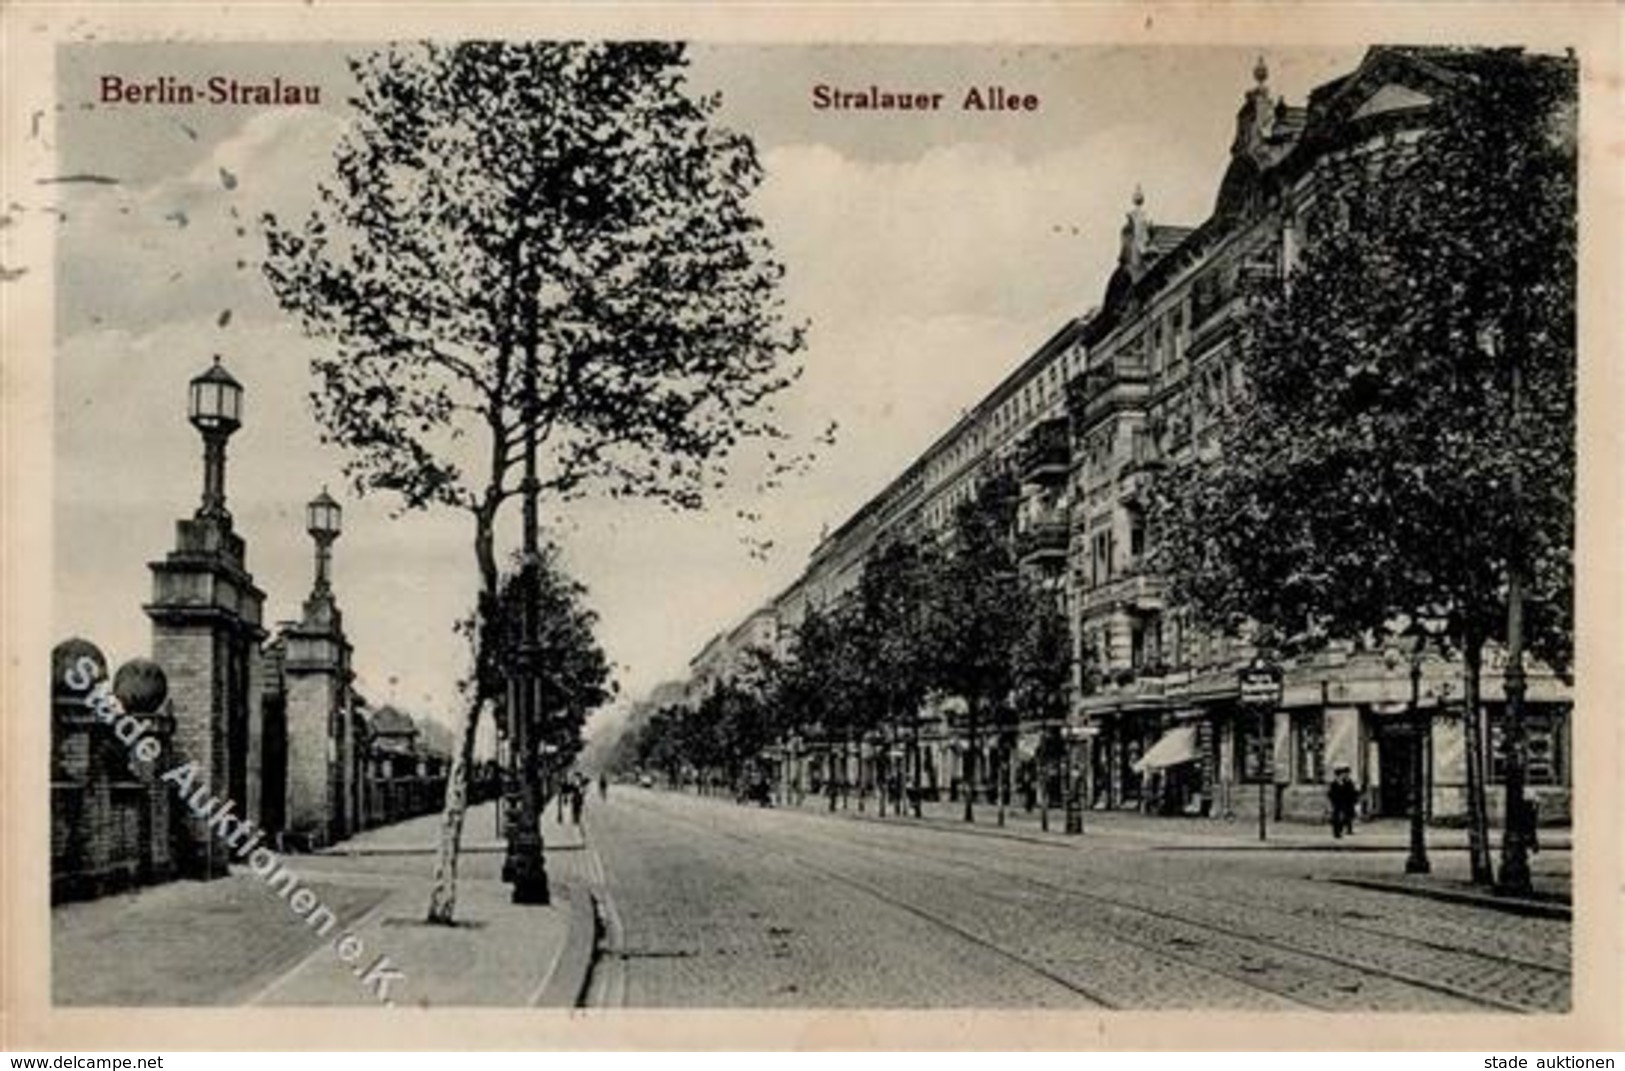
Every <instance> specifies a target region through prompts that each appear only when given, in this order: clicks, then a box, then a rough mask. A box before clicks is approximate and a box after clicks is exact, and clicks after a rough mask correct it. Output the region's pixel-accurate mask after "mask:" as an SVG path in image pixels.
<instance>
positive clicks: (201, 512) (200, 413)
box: [186, 354, 243, 517]
mask: <svg viewBox="0 0 1625 1071" xmlns="http://www.w3.org/2000/svg"><path fill="white" fill-rule="evenodd" d="M186 416H187V419H188V420H189V421H190V422H191V424H192V426H193V427H194V428H196V429H197V430H198V432H199V434H201V435H202V436H203V505H202V506H201V507H199V509H198V516H199V517H229V516H230V514H229V513H228V512H226V440H227V439H229V438H231V436H232V433H233V432H235V431H236V430H237V429H238V428H239V427H241V426H242V416H243V385H242V384H241V383H238V382H237V380H235V379H233V378H232V375H231V373H230V372H227V371H226V370H225V369H224V368H222V367H221V366H220V355H219V354H215V357H214V364H212V365H210V366H209V368H207V369H206V370H205V371H204V372H202V373H201V374H200V375H197V376H194V377H193V378H192V382H191V387H190V389H189V390H188V392H187V403H186Z"/></svg>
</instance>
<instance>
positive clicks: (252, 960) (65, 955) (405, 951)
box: [51, 804, 595, 1007]
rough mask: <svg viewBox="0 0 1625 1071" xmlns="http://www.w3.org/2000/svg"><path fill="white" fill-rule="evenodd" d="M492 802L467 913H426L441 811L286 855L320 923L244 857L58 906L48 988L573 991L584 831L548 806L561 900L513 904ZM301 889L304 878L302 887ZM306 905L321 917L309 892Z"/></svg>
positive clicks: (467, 848)
mask: <svg viewBox="0 0 1625 1071" xmlns="http://www.w3.org/2000/svg"><path fill="white" fill-rule="evenodd" d="M495 822H496V809H495V804H485V805H482V806H480V807H476V808H473V809H471V810H470V812H469V814H468V818H467V822H466V824H465V826H464V841H463V851H462V853H461V855H460V857H459V866H458V881H457V908H456V919H457V921H456V924H455V925H454V926H431V925H429V924H427V923H425V922H424V921H423V919H424V914H425V912H426V910H427V907H428V901H429V894H430V890H431V888H432V885H433V875H434V866H435V862H436V857H437V853H438V847H439V827H440V816H439V815H438V814H435V815H426V816H424V817H421V818H417V819H413V820H410V821H407V822H402V823H399V824H396V825H393V826H387V827H384V828H380V829H374V830H368V831H367V832H365V833H363V834H360V835H358V836H356V837H354V838H351V839H350V840H348V841H345V842H343V843H341V844H338V845H335V846H334V847H332V848H330V849H328V850H326V851H324V852H321V853H316V854H310V855H291V854H290V855H287V856H284V857H283V860H282V862H283V865H284V866H285V867H286V868H287V870H288V871H290V872H291V873H293V874H296V875H297V876H298V879H299V880H298V887H299V888H303V889H308V890H310V892H311V894H313V895H314V897H315V899H316V901H317V902H319V904H320V905H322V906H323V907H325V908H327V909H329V910H330V911H331V913H332V915H333V916H334V917H335V918H336V920H337V921H336V923H334V924H333V925H331V926H330V927H329V928H328V932H327V933H326V934H325V935H324V934H321V933H319V932H317V927H313V926H312V925H310V924H308V923H307V920H306V918H303V917H301V914H300V913H296V912H295V910H293V906H294V904H293V901H292V900H291V899H290V898H289V897H290V893H291V890H289V889H279V888H278V887H275V886H273V885H270V884H267V882H266V881H264V880H262V879H261V878H259V877H257V876H255V875H254V874H253V873H252V872H250V870H249V869H248V868H247V867H246V866H243V865H238V866H235V867H233V869H232V873H231V875H230V876H229V877H226V878H223V879H221V880H218V881H212V882H192V881H177V882H169V883H166V884H164V885H158V886H152V887H149V888H145V889H141V890H138V891H136V892H134V893H130V894H124V895H120V896H112V897H105V898H103V899H101V900H96V901H90V902H87V903H76V904H66V905H62V906H60V907H58V908H56V909H54V910H53V912H52V935H51V936H52V957H53V971H52V974H53V977H52V983H53V999H54V1000H55V1002H57V1003H59V1004H74V1005H101V1006H195V1005H217V1006H218V1005H255V1004H259V1005H279V1006H286V1005H327V1006H333V1005H363V1006H365V1005H374V1004H377V1003H383V1002H388V1003H392V1004H395V1005H414V1006H422V1007H431V1006H447V1005H455V1006H476V1005H485V1006H490V1005H500V1006H534V1005H543V1006H565V1007H568V1006H571V1005H573V1004H575V1003H576V1001H577V999H578V998H579V996H580V993H581V990H582V987H583V986H584V985H585V982H586V977H587V971H588V968H589V966H590V962H591V955H592V948H593V940H594V937H595V929H594V927H595V919H594V914H593V905H592V900H591V896H590V894H589V892H588V890H587V887H586V884H585V883H584V882H583V881H582V880H580V875H581V874H582V873H583V871H584V870H585V858H584V857H585V856H586V855H587V854H588V853H587V852H586V851H585V850H584V848H585V843H584V838H583V836H582V831H581V830H580V829H578V828H576V827H565V826H560V825H559V824H558V823H557V821H556V819H555V816H554V815H553V814H549V815H548V816H547V818H546V820H544V824H543V837H544V843H545V845H546V859H547V867H548V874H549V877H550V879H551V885H552V893H553V902H552V904H550V905H547V906H531V905H516V904H513V903H511V902H510V890H509V888H508V886H507V885H506V884H504V883H503V882H502V881H501V866H502V858H503V846H502V844H501V843H500V841H498V840H497V838H496V836H495V832H496V830H495ZM293 895H297V894H293ZM304 910H305V913H307V914H308V915H309V916H310V917H315V913H314V912H313V911H311V909H310V908H308V907H306V908H305V909H304Z"/></svg>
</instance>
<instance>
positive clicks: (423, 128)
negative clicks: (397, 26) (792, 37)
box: [264, 42, 801, 921]
mask: <svg viewBox="0 0 1625 1071" xmlns="http://www.w3.org/2000/svg"><path fill="white" fill-rule="evenodd" d="M685 63H686V59H685V56H684V50H683V47H682V46H681V45H677V44H661V43H567V42H524V43H513V42H470V43H463V44H455V45H443V44H435V43H426V44H421V45H416V46H389V47H386V48H383V49H380V50H378V51H375V52H371V53H367V54H365V55H362V56H359V57H357V58H355V59H353V60H352V61H351V64H350V66H351V70H352V72H353V73H354V76H355V79H356V82H357V92H356V95H355V97H354V101H353V117H352V119H351V125H350V129H349V131H348V133H347V134H346V135H345V136H344V138H343V139H342V140H341V142H340V143H339V145H338V147H337V149H336V152H335V171H334V176H333V178H332V180H331V181H330V182H329V183H325V184H323V185H322V186H321V187H320V197H321V200H320V206H319V207H318V208H317V209H316V210H315V211H314V212H313V213H312V214H311V216H310V217H309V218H308V219H307V220H305V221H303V223H284V222H283V221H280V220H278V219H276V218H274V217H270V216H268V217H266V219H265V221H264V229H265V235H266V240H267V246H268V251H267V256H266V258H265V273H266V276H267V278H268V279H269V281H270V283H271V286H272V288H273V290H274V291H275V293H276V296H277V298H278V299H279V301H280V302H281V304H282V305H283V306H284V307H285V308H286V309H287V310H288V311H289V312H291V313H293V314H294V315H295V316H297V317H298V318H299V319H300V320H301V321H302V323H303V325H304V327H305V329H306V330H307V332H309V333H310V334H312V335H314V336H316V337H318V338H321V339H323V340H324V341H325V342H327V344H328V349H327V351H326V352H325V353H324V355H323V356H321V357H318V358H317V359H316V360H315V361H314V371H315V373H316V375H317V377H318V379H319V381H320V386H319V389H318V390H316V391H315V392H313V395H312V397H313V400H314V402H315V407H316V412H317V416H318V418H319V420H320V422H321V424H322V426H323V428H324V432H325V435H326V437H327V438H328V439H329V440H330V441H333V442H335V443H338V444H339V445H341V446H343V447H345V448H346V449H347V451H348V460H347V463H346V465H347V472H348V475H349V476H350V477H351V479H352V481H353V483H354V485H355V487H356V489H357V490H358V492H360V493H362V494H367V493H371V492H388V493H392V494H394V495H397V496H399V498H400V500H401V502H402V503H403V505H404V506H405V507H407V508H414V509H415V508H422V507H427V506H449V507H452V508H456V509H460V510H463V511H466V512H467V513H468V514H469V515H470V518H471V520H472V522H473V556H474V561H475V564H476V566H477V568H478V572H479V578H480V591H481V597H482V598H485V599H494V598H495V597H496V594H497V585H498V567H497V562H498V558H497V550H496V532H497V520H498V515H499V513H500V511H501V508H502V506H503V504H504V503H505V502H507V501H508V500H509V499H511V498H513V497H514V496H516V495H517V494H519V493H520V490H521V488H520V481H519V478H518V475H519V468H520V462H521V458H522V456H523V448H524V445H525V442H526V440H527V425H529V424H532V423H533V424H534V426H535V429H536V433H537V437H538V439H539V440H540V443H541V447H542V450H543V452H544V454H543V456H544V457H545V459H546V462H547V464H546V468H545V475H544V478H543V481H542V490H543V491H544V492H546V493H551V494H553V495H572V494H579V493H582V492H583V491H585V490H586V489H588V488H592V487H596V488H598V489H600V490H603V491H605V492H607V493H608V494H611V495H647V496H654V497H656V498H659V499H662V500H665V501H667V502H670V503H672V504H674V505H677V506H681V507H692V506H695V505H697V504H698V503H699V502H700V501H701V499H702V496H703V493H704V492H705V490H706V489H707V488H708V487H709V486H712V485H714V484H715V483H716V482H717V481H719V480H720V479H721V477H722V475H723V471H724V470H723V467H722V462H723V460H724V459H725V458H726V457H727V456H728V455H729V454H730V452H731V451H732V450H733V449H734V448H735V447H736V446H737V445H738V444H739V443H740V442H741V441H742V440H745V439H748V438H751V437H754V436H774V435H777V434H778V433H777V432H776V431H775V429H774V427H773V425H772V423H771V414H770V408H769V407H768V406H766V405H765V404H764V403H765V401H766V400H767V399H768V398H769V397H770V396H771V395H773V394H774V393H775V392H777V391H779V390H780V389H782V388H783V387H785V386H786V385H787V384H788V383H789V382H790V381H791V380H792V379H793V377H794V374H795V372H794V370H793V369H792V368H789V367H787V364H786V361H787V359H788V358H789V357H790V356H791V355H792V354H793V353H794V352H795V351H796V350H797V349H798V348H799V347H800V345H801V329H800V327H799V326H797V325H794V324H791V323H788V322H787V321H786V319H785V317H784V314H783V312H782V309H781V304H780V301H779V298H778V296H777V288H778V284H779V281H780V279H781V276H782V274H783V269H782V268H781V266H780V265H779V264H778V263H777V262H776V261H775V260H774V259H773V256H772V250H771V246H770V244H769V242H768V239H767V237H766V236H765V234H764V233H763V231H762V227H761V224H760V221H759V220H758V219H757V218H756V217H755V216H754V215H752V213H751V211H750V209H749V207H748V204H747V200H748V197H749V195H750V194H751V192H752V191H753V190H754V189H755V188H756V186H757V185H758V184H759V182H760V181H761V177H762V171H761V167H760V165H759V163H758V161H757V158H756V153H755V149H754V147H753V145H752V143H751V142H750V140H749V139H748V138H746V137H743V136H741V135H738V134H736V133H733V132H730V131H728V130H726V129H723V128H721V127H719V126H718V125H717V124H716V123H715V121H714V117H715V113H716V110H717V108H718V106H719V100H718V98H717V97H715V96H707V97H696V96H693V95H691V94H689V93H688V92H687V91H686V88H685V85H684V66H685ZM527 366H528V367H531V368H533V369H535V370H536V372H537V377H536V378H537V390H536V392H535V396H534V397H529V398H527V392H526V391H524V390H522V389H521V388H522V384H523V382H524V379H523V375H524V372H525V370H526V368H527ZM480 657H481V658H485V657H487V656H486V655H484V654H482V655H481V656H480ZM483 672H485V670H484V669H482V670H481V673H483ZM480 709H481V708H480V706H479V705H478V703H477V702H476V705H474V706H472V707H471V708H470V709H469V711H468V712H467V718H468V720H469V721H470V722H471V723H473V722H477V720H478V717H479V713H480ZM471 736H472V727H471V728H470V731H469V732H467V733H465V739H467V738H470V737H471ZM461 824H462V798H461V794H460V790H456V789H454V790H453V791H451V792H449V793H448V802H447V811H446V822H445V834H444V838H443V839H444V841H445V843H446V845H447V846H448V849H449V853H450V854H455V851H456V843H457V840H458V838H459V837H460V833H461ZM449 895H450V890H449V888H447V886H446V884H445V883H444V882H439V883H437V887H436V893H435V897H434V900H433V902H432V904H431V910H430V915H431V918H434V919H437V920H440V921H449V920H450V910H451V909H450V906H449V904H450V899H449Z"/></svg>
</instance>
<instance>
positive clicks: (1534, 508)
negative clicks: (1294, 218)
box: [1151, 52, 1575, 669]
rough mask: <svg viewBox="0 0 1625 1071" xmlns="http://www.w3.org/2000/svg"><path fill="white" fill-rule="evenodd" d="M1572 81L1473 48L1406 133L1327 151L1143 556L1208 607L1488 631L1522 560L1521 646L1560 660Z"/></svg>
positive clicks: (1569, 502) (1161, 500)
mask: <svg viewBox="0 0 1625 1071" xmlns="http://www.w3.org/2000/svg"><path fill="white" fill-rule="evenodd" d="M1574 92H1575V85H1574V69H1573V65H1572V63H1567V62H1563V61H1558V60H1549V59H1543V58H1531V57H1525V56H1521V55H1519V54H1517V53H1516V52H1492V53H1489V54H1487V55H1485V56H1484V58H1483V60H1482V64H1481V65H1480V66H1479V67H1478V68H1477V69H1476V72H1475V74H1474V75H1473V76H1472V77H1470V78H1467V79H1465V80H1463V81H1462V82H1461V83H1460V84H1459V85H1457V86H1456V87H1455V88H1454V89H1453V90H1452V92H1451V93H1449V94H1448V95H1446V96H1444V97H1443V98H1442V99H1441V100H1440V101H1438V102H1437V103H1436V104H1435V105H1434V106H1433V109H1432V110H1433V114H1432V115H1431V117H1430V124H1429V129H1428V132H1427V133H1426V134H1425V136H1424V138H1425V140H1424V142H1423V143H1422V146H1421V148H1420V149H1419V150H1417V151H1414V152H1408V151H1404V149H1403V147H1402V146H1395V145H1392V144H1391V145H1389V146H1388V147H1387V148H1386V149H1384V150H1379V151H1378V152H1376V153H1374V154H1372V155H1371V156H1369V157H1356V158H1354V159H1353V160H1352V161H1340V162H1332V163H1328V164H1327V165H1325V166H1326V168H1327V174H1326V175H1324V176H1323V178H1325V179H1326V180H1327V181H1326V182H1324V183H1323V186H1324V192H1323V193H1322V194H1320V195H1318V196H1317V201H1316V203H1315V204H1314V205H1313V207H1312V209H1311V211H1310V214H1309V223H1308V228H1309V230H1308V234H1307V235H1306V236H1305V237H1306V242H1305V245H1304V248H1303V252H1302V255H1301V260H1300V262H1299V263H1298V264H1297V266H1296V268H1295V269H1294V270H1293V271H1291V272H1290V273H1289V274H1288V275H1287V276H1286V277H1283V278H1274V279H1271V280H1268V281H1265V282H1263V283H1262V284H1261V285H1259V287H1258V288H1257V290H1256V292H1255V293H1253V294H1252V296H1251V299H1250V301H1249V303H1248V305H1247V307H1246V308H1245V310H1244V312H1243V313H1242V314H1241V318H1240V328H1241V329H1240V332H1239V335H1238V338H1239V354H1240V360H1241V362H1242V366H1243V368H1244V370H1245V375H1246V389H1245V390H1244V391H1243V392H1242V393H1241V394H1240V396H1239V397H1236V398H1233V399H1232V400H1231V402H1230V412H1228V413H1227V414H1226V416H1225V418H1224V420H1223V421H1222V422H1221V425H1220V427H1219V429H1218V432H1217V449H1216V450H1213V451H1212V452H1210V453H1208V454H1206V455H1204V456H1199V457H1198V458H1197V459H1196V460H1194V461H1193V462H1192V463H1191V464H1188V465H1185V466H1183V467H1181V468H1176V469H1175V470H1174V471H1172V472H1170V473H1169V474H1167V476H1166V477H1165V478H1164V479H1163V480H1161V481H1160V482H1159V484H1158V485H1157V486H1156V487H1155V489H1154V492H1153V500H1152V511H1151V520H1152V524H1153V533H1152V534H1153V553H1154V554H1155V555H1156V558H1157V562H1158V565H1159V567H1160V568H1162V569H1163V570H1164V571H1165V572H1167V573H1168V574H1169V575H1170V577H1171V579H1172V580H1173V583H1174V586H1175V591H1176V594H1177V595H1178V596H1180V597H1181V598H1182V599H1183V600H1184V601H1185V602H1186V603H1188V604H1189V605H1190V606H1191V607H1192V609H1193V610H1194V611H1196V613H1197V614H1198V615H1199V616H1200V617H1201V618H1203V619H1205V620H1206V622H1207V623H1208V624H1209V625H1212V626H1216V627H1220V628H1233V627H1234V626H1235V625H1236V623H1237V622H1238V621H1239V620H1242V619H1247V620H1250V621H1253V622H1256V623H1258V624H1261V625H1263V626H1265V627H1267V628H1269V629H1270V630H1272V631H1273V632H1274V633H1275V634H1276V635H1278V636H1291V635H1293V634H1300V633H1310V634H1321V635H1324V634H1332V635H1343V636H1349V637H1353V636H1358V635H1360V634H1361V633H1363V632H1365V631H1367V630H1375V629H1380V628H1381V627H1382V626H1383V624H1384V623H1385V622H1387V621H1389V620H1391V619H1393V618H1394V617H1395V615H1415V614H1417V613H1419V612H1439V611H1442V612H1446V613H1448V614H1449V615H1450V616H1451V617H1452V620H1453V622H1454V624H1455V629H1456V634H1457V636H1458V638H1461V639H1463V640H1465V641H1466V642H1468V643H1469V644H1473V643H1482V642H1483V641H1484V640H1485V639H1494V638H1498V637H1499V636H1501V635H1502V633H1503V630H1504V621H1505V608H1504V597H1505V589H1506V576H1507V570H1508V567H1509V563H1511V562H1512V561H1513V556H1514V555H1517V556H1518V563H1519V564H1520V565H1521V567H1522V568H1523V569H1524V572H1525V576H1527V577H1528V578H1529V580H1530V588H1531V592H1530V593H1531V599H1530V610H1531V612H1530V637H1531V648H1532V649H1533V650H1534V651H1535V652H1536V653H1537V654H1538V655H1539V656H1540V657H1542V658H1543V659H1544V660H1545V661H1546V662H1547V663H1548V664H1550V665H1552V666H1555V667H1558V668H1560V669H1561V668H1564V667H1566V666H1567V665H1568V664H1569V661H1570V655H1571V651H1572V637H1571V635H1570V626H1569V613H1570V606H1571V603H1572V561H1571V556H1570V555H1571V548H1572V545H1573V531H1574V529H1573V523H1574V514H1573V490H1574V487H1573V482H1574V431H1575V426H1574V417H1575V396H1574V287H1575V244H1574V243H1575V229H1574V228H1575V200H1574V192H1575V191H1574V174H1575V158H1574V139H1573V131H1572V122H1573V118H1574V113H1573V107H1574V100H1575V98H1574ZM1514 366H1516V368H1517V371H1518V373H1519V376H1520V393H1521V398H1520V407H1519V408H1520V410H1521V416H1519V417H1518V418H1517V419H1516V420H1514V418H1513V417H1512V412H1513V409H1512V403H1511V398H1510V391H1511V389H1512V382H1513V369H1514ZM1515 494H1516V496H1517V501H1516V502H1515V501H1514V495H1515ZM1515 513H1521V516H1522V518H1523V521H1522V525H1521V526H1520V530H1521V533H1522V538H1521V539H1519V538H1514V535H1515V533H1514V531H1513V528H1514V525H1513V523H1512V518H1513V517H1514V515H1515Z"/></svg>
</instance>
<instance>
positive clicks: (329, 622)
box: [282, 489, 359, 845]
mask: <svg viewBox="0 0 1625 1071" xmlns="http://www.w3.org/2000/svg"><path fill="white" fill-rule="evenodd" d="M305 513H306V525H305V527H306V530H307V531H309V532H310V535H311V538H312V539H313V540H314V541H315V543H316V578H315V583H314V585H313V586H312V588H311V592H310V597H309V598H307V599H306V600H305V609H304V614H303V616H301V618H300V620H299V621H298V623H296V624H293V625H290V626H288V627H286V628H284V629H283V630H282V639H283V642H284V644H285V646H286V656H285V659H284V662H283V667H282V672H283V681H284V689H285V695H286V697H287V700H286V702H287V706H286V710H287V755H288V763H287V771H288V780H287V791H288V796H287V828H288V831H289V832H290V833H292V834H294V835H295V836H296V837H298V838H300V839H302V840H304V841H306V842H307V843H310V844H313V845H323V844H327V843H331V842H332V841H335V840H341V839H343V838H344V837H346V836H348V835H349V834H351V833H353V832H355V831H356V829H357V828H359V823H358V821H357V817H356V815H355V814H354V813H353V806H352V800H353V799H354V793H355V785H354V769H355V743H356V742H355V732H354V719H353V718H351V716H350V681H351V672H350V643H349V641H348V640H346V639H345V637H344V624H343V619H342V617H341V615H340V614H339V609H338V605H337V603H336V602H335V601H334V599H333V585H332V581H331V578H330V576H329V571H330V568H331V563H332V550H333V543H334V541H335V540H337V539H338V537H339V529H340V520H341V511H340V509H339V504H338V503H337V502H335V501H333V499H332V498H331V497H329V496H328V493H327V491H326V490H325V489H324V490H323V491H322V493H321V494H320V495H318V496H317V497H316V498H315V499H314V500H312V501H311V502H310V504H309V505H308V506H307V507H306V511H305Z"/></svg>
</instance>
